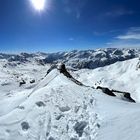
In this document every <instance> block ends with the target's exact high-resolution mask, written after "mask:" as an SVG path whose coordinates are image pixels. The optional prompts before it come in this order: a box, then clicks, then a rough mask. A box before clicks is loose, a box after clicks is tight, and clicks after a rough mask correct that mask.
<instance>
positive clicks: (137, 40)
mask: <svg viewBox="0 0 140 140" xmlns="http://www.w3.org/2000/svg"><path fill="white" fill-rule="evenodd" d="M106 45H107V46H108V47H115V48H116V47H123V48H140V27H131V28H129V29H128V30H127V31H126V32H125V33H124V34H121V35H118V36H117V37H115V38H114V39H113V40H112V41H111V42H107V43H106Z"/></svg>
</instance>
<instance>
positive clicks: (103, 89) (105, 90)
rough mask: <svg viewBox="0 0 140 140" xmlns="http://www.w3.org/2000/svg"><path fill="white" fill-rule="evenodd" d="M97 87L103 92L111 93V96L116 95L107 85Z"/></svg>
mask: <svg viewBox="0 0 140 140" xmlns="http://www.w3.org/2000/svg"><path fill="white" fill-rule="evenodd" d="M97 89H101V90H102V92H103V93H105V94H107V95H110V96H116V95H115V94H114V93H113V92H112V91H111V90H110V89H108V88H106V87H100V86H98V87H97Z"/></svg>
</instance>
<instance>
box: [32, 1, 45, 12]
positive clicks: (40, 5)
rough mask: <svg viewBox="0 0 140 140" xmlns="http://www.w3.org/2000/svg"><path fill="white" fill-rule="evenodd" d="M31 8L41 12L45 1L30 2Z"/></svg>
mask: <svg viewBox="0 0 140 140" xmlns="http://www.w3.org/2000/svg"><path fill="white" fill-rule="evenodd" d="M30 1H31V3H32V5H33V7H34V8H35V9H36V10H37V11H42V10H44V9H45V4H46V0H30Z"/></svg>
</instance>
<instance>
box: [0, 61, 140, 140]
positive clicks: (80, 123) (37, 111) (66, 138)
mask: <svg viewBox="0 0 140 140" xmlns="http://www.w3.org/2000/svg"><path fill="white" fill-rule="evenodd" d="M121 63H122V62H121ZM9 101H10V102H9ZM0 105H2V106H1V108H0V139H2V140H112V137H113V140H118V139H119V140H134V139H138V138H139V137H140V134H139V129H140V126H139V125H137V124H138V123H139V121H140V119H139V115H140V105H139V104H134V103H130V102H127V101H123V100H121V99H119V98H116V97H111V96H108V95H105V94H103V93H102V92H101V91H100V90H96V89H93V88H90V87H86V86H82V85H78V84H76V83H74V82H73V81H72V80H71V79H69V78H67V77H66V76H65V75H63V74H62V73H60V72H59V71H58V70H57V69H54V70H52V71H51V72H50V73H49V74H48V75H47V76H46V77H45V78H44V79H43V80H42V81H41V82H39V84H38V85H36V87H34V88H32V89H30V90H24V91H23V92H20V93H17V94H16V95H13V96H11V97H7V100H4V101H1V102H0ZM3 110H4V112H3ZM128 122H129V123H128ZM118 128H119V129H118ZM132 129H133V130H134V131H132ZM122 132H123V133H122ZM128 134H129V135H128Z"/></svg>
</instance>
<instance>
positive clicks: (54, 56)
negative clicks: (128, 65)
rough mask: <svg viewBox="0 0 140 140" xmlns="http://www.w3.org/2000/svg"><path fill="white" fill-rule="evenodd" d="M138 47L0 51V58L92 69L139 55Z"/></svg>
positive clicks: (10, 61)
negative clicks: (14, 52)
mask: <svg viewBox="0 0 140 140" xmlns="http://www.w3.org/2000/svg"><path fill="white" fill-rule="evenodd" d="M139 55H140V49H133V48H132V49H126V48H125V49H116V48H105V49H97V50H83V51H78V50H73V51H70V52H57V53H42V52H38V53H20V54H4V53H0V59H6V60H7V61H8V62H9V63H12V62H18V64H20V63H26V62H30V61H33V60H34V61H36V62H37V63H38V64H42V65H44V64H58V63H62V62H63V63H65V64H66V65H67V66H70V67H72V68H76V69H82V68H88V69H94V68H97V67H103V66H106V65H110V64H113V63H115V62H117V61H124V60H128V59H132V58H136V57H139Z"/></svg>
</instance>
